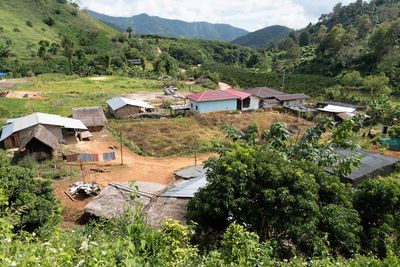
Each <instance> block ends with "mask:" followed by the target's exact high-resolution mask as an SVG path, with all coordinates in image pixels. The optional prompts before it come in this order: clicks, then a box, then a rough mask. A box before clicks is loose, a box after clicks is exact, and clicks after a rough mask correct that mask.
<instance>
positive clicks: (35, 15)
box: [0, 0, 117, 59]
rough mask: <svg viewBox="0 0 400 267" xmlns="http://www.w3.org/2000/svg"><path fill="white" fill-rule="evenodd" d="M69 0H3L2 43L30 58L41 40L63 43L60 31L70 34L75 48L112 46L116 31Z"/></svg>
mask: <svg viewBox="0 0 400 267" xmlns="http://www.w3.org/2000/svg"><path fill="white" fill-rule="evenodd" d="M64 2H65V3H64ZM66 2H67V1H64V0H12V1H0V45H3V46H4V45H5V44H7V45H8V46H9V48H10V50H11V52H12V53H13V54H14V56H16V57H18V58H19V59H29V58H31V55H32V54H35V53H36V52H37V50H38V47H39V42H40V41H41V40H46V41H49V43H50V44H51V43H57V44H60V38H59V34H64V35H67V36H68V37H70V38H71V39H72V40H73V41H74V43H75V47H76V48H82V49H84V50H86V51H89V50H91V51H92V53H95V52H100V51H105V50H109V49H111V48H112V47H113V44H112V42H110V40H111V38H112V36H114V35H116V34H117V31H116V30H114V29H113V28H111V27H109V26H107V25H105V24H103V23H102V22H99V21H97V20H95V19H93V18H91V17H90V16H88V15H87V14H86V13H84V12H81V11H79V10H78V9H77V8H76V7H75V6H73V5H71V4H68V3H66ZM46 22H47V24H46Z"/></svg>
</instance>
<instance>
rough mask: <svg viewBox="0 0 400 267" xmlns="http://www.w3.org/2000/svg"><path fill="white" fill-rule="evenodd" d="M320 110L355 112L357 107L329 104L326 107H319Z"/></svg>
mask: <svg viewBox="0 0 400 267" xmlns="http://www.w3.org/2000/svg"><path fill="white" fill-rule="evenodd" d="M318 110H319V111H323V112H330V113H353V112H354V111H356V109H355V108H348V107H342V106H335V105H327V106H326V107H324V108H318Z"/></svg>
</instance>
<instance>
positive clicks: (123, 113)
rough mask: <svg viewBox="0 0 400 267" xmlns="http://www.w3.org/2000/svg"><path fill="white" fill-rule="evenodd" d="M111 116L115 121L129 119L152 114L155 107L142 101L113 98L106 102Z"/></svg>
mask: <svg viewBox="0 0 400 267" xmlns="http://www.w3.org/2000/svg"><path fill="white" fill-rule="evenodd" d="M107 104H108V106H109V107H110V109H111V112H112V114H113V115H114V117H115V118H117V119H129V118H133V117H135V116H136V115H138V114H141V113H147V112H153V111H154V110H155V107H153V106H152V105H150V104H148V103H147V102H145V101H143V100H138V99H129V98H125V97H114V98H112V99H110V100H108V101H107Z"/></svg>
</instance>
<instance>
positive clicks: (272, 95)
mask: <svg viewBox="0 0 400 267" xmlns="http://www.w3.org/2000/svg"><path fill="white" fill-rule="evenodd" d="M245 92H246V93H249V94H252V95H254V96H257V97H259V98H260V99H261V100H260V107H262V108H273V107H275V106H277V105H282V106H286V107H294V106H302V105H303V104H304V101H305V100H306V99H309V98H310V97H309V96H307V95H305V94H303V93H301V94H287V93H284V92H282V91H279V90H276V89H273V88H269V87H255V88H249V89H247V90H245Z"/></svg>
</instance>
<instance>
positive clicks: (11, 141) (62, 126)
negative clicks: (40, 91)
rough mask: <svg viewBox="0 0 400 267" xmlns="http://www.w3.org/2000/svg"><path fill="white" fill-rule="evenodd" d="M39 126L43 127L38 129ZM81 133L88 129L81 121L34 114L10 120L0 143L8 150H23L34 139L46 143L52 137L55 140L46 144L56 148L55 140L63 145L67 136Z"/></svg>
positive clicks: (0, 138) (4, 128)
mask: <svg viewBox="0 0 400 267" xmlns="http://www.w3.org/2000/svg"><path fill="white" fill-rule="evenodd" d="M38 125H41V126H42V127H37V126H38ZM43 128H44V129H46V130H44V129H43ZM79 131H87V127H86V126H85V125H84V124H83V123H82V122H81V121H80V120H76V119H71V118H65V117H61V116H58V115H52V114H46V113H33V114H31V115H28V116H25V117H20V118H14V119H10V120H8V121H7V123H6V125H5V126H4V127H3V129H2V132H1V137H0V143H2V144H3V146H4V147H5V148H6V149H13V148H20V149H21V148H24V146H26V145H27V144H28V143H29V142H30V141H32V139H35V140H37V141H40V142H42V143H45V141H44V140H45V139H46V137H47V138H48V136H50V135H51V136H54V138H51V139H52V140H49V143H45V144H46V145H48V146H50V145H51V148H54V146H53V144H54V143H55V142H54V140H57V143H62V142H63V141H64V140H65V137H66V136H68V135H76V133H77V132H79ZM27 140H28V141H27ZM34 142H36V141H34Z"/></svg>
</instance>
